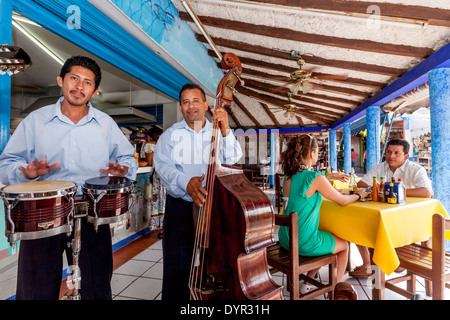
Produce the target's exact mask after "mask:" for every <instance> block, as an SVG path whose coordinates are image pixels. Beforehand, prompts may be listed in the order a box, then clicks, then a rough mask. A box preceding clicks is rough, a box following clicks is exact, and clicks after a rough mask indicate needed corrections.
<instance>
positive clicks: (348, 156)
mask: <svg viewBox="0 0 450 320" xmlns="http://www.w3.org/2000/svg"><path fill="white" fill-rule="evenodd" d="M350 126H351V123H350V122H346V123H344V172H345V173H350V172H351V171H352V134H351V128H350Z"/></svg>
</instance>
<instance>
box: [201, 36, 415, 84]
mask: <svg viewBox="0 0 450 320" xmlns="http://www.w3.org/2000/svg"><path fill="white" fill-rule="evenodd" d="M211 38H212V40H213V42H214V43H215V44H216V45H217V46H221V47H226V48H230V49H235V50H241V51H245V52H250V53H256V54H260V55H264V56H269V57H274V58H279V59H285V60H289V61H297V59H298V58H291V56H290V51H281V50H276V49H270V48H267V47H262V46H256V45H252V44H249V43H244V42H241V41H234V40H230V39H223V38H218V37H211ZM196 39H197V40H198V41H200V42H203V43H207V41H206V38H205V37H204V36H203V35H201V34H197V35H196ZM293 49H294V48H293ZM303 58H304V59H305V60H306V61H307V63H311V64H314V65H319V66H327V67H333V68H339V69H344V70H353V71H359V72H368V73H375V74H381V75H386V76H390V77H399V76H401V75H402V74H404V73H405V72H406V71H407V70H405V69H399V68H390V67H386V66H378V65H375V64H368V63H361V62H356V61H344V60H333V59H324V58H321V57H318V56H313V55H304V56H303Z"/></svg>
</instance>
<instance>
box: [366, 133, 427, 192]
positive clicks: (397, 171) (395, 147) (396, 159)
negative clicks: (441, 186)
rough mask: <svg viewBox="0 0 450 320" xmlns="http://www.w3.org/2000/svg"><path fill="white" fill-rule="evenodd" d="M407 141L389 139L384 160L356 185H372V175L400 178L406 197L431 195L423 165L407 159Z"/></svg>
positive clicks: (389, 179)
mask: <svg viewBox="0 0 450 320" xmlns="http://www.w3.org/2000/svg"><path fill="white" fill-rule="evenodd" d="M408 158H409V143H408V141H406V140H403V139H391V140H389V141H388V143H387V146H386V161H384V162H382V163H378V164H376V165H374V166H373V167H372V169H370V171H369V172H368V173H367V174H366V175H365V176H364V177H363V178H362V179H361V181H359V182H358V187H360V188H367V187H369V186H372V181H373V177H377V179H379V178H380V177H384V181H391V178H392V177H394V178H395V180H398V179H399V178H401V179H402V180H403V184H404V185H405V188H406V196H407V197H423V198H429V197H431V195H432V193H433V190H432V188H431V181H430V179H429V178H428V176H427V172H426V170H425V168H424V167H422V166H421V165H420V164H417V163H415V162H411V161H408Z"/></svg>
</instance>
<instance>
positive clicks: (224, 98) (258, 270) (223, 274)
mask: <svg viewBox="0 0 450 320" xmlns="http://www.w3.org/2000/svg"><path fill="white" fill-rule="evenodd" d="M222 67H223V68H225V69H229V71H228V73H227V74H226V75H225V77H224V78H223V79H222V80H221V82H220V84H219V86H218V88H217V97H216V103H215V106H214V108H222V107H224V106H230V105H231V102H232V100H233V91H234V86H235V85H236V82H237V81H238V80H239V78H240V76H241V74H242V67H241V63H240V61H239V59H238V58H237V57H236V56H235V55H234V54H231V53H227V54H225V55H224V56H223V58H222ZM220 138H221V134H220V129H219V124H218V123H214V124H213V132H212V137H211V151H210V158H209V162H208V165H207V172H206V177H205V181H206V185H205V189H206V191H207V192H208V193H207V197H206V199H205V200H206V201H205V203H204V204H203V206H202V207H201V208H200V210H199V213H198V218H197V223H196V230H195V244H194V252H193V258H192V264H191V272H190V280H189V289H190V292H191V298H192V299H193V300H269V299H272V300H279V299H283V295H282V287H280V286H279V285H277V284H276V283H275V282H274V281H273V279H272V277H271V275H270V272H269V269H268V265H267V256H266V248H267V247H268V246H270V245H272V244H274V243H275V240H274V237H273V233H274V227H275V224H274V215H273V211H272V206H271V203H270V200H269V198H268V197H267V195H266V194H265V193H264V192H262V191H261V190H260V189H259V188H258V187H256V186H255V185H254V184H253V183H251V182H250V181H249V180H248V179H247V178H246V177H245V175H244V174H243V172H242V170H241V169H240V168H237V167H232V166H228V165H223V164H221V163H220V149H219V145H220Z"/></svg>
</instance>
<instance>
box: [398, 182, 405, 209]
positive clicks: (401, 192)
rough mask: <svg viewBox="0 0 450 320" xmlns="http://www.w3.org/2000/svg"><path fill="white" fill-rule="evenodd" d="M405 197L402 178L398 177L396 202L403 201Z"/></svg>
mask: <svg viewBox="0 0 450 320" xmlns="http://www.w3.org/2000/svg"><path fill="white" fill-rule="evenodd" d="M405 198H406V189H405V185H404V184H403V179H401V178H399V179H398V195H397V202H398V203H404V202H405Z"/></svg>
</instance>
